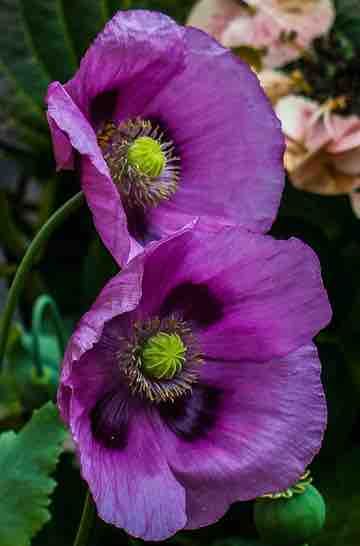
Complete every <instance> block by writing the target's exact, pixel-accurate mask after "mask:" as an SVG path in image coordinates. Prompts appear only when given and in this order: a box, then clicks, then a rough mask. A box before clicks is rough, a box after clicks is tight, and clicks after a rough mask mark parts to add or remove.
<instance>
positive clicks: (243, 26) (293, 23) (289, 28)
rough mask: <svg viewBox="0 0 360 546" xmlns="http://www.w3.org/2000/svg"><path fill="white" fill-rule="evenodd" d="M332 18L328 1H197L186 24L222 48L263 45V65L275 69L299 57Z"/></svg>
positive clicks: (328, 27) (323, 32) (325, 29)
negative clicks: (209, 37)
mask: <svg viewBox="0 0 360 546" xmlns="http://www.w3.org/2000/svg"><path fill="white" fill-rule="evenodd" d="M334 18H335V10H334V7H333V4H332V2H331V0H248V1H247V2H239V1H235V0H201V1H200V2H198V3H197V4H196V5H195V7H194V8H193V10H192V12H191V14H190V17H189V20H188V24H189V25H192V26H196V27H198V28H201V29H202V30H205V31H206V32H209V33H210V34H212V35H213V36H214V37H215V38H216V39H218V40H219V41H220V42H221V43H222V44H223V45H224V46H225V47H232V48H235V47H241V46H248V47H252V48H255V49H260V50H261V49H263V48H264V56H263V67H264V68H275V67H279V66H283V65H284V64H287V63H289V62H291V61H293V60H295V59H297V58H299V57H300V56H301V55H302V52H303V50H304V49H306V48H308V47H309V46H310V44H311V42H312V41H313V40H314V39H315V38H317V37H319V36H321V35H323V34H325V33H326V32H327V31H328V30H329V29H330V27H331V26H332V24H333V22H334Z"/></svg>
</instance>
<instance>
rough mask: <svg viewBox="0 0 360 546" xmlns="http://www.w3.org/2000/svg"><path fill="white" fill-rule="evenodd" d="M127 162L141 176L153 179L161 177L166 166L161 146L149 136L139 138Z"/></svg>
mask: <svg viewBox="0 0 360 546" xmlns="http://www.w3.org/2000/svg"><path fill="white" fill-rule="evenodd" d="M127 160H128V162H129V164H130V165H131V166H132V167H133V168H134V169H135V170H137V171H138V172H139V173H140V174H143V175H146V176H150V177H151V178H156V177H157V176H160V174H161V173H162V171H163V169H164V167H165V164H166V156H165V154H164V152H163V150H162V148H161V144H160V143H159V142H158V141H157V140H155V139H154V138H151V137H148V136H143V137H139V138H137V139H136V140H135V141H134V142H133V144H131V146H130V147H129V149H128V152H127Z"/></svg>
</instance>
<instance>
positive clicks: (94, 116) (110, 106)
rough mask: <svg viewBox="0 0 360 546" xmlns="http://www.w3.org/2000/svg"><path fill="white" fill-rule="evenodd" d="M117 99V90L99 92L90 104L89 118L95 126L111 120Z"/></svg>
mask: <svg viewBox="0 0 360 546" xmlns="http://www.w3.org/2000/svg"><path fill="white" fill-rule="evenodd" d="M118 100H119V90H118V89H111V90H109V91H104V92H103V93H99V95H97V96H96V97H95V98H94V99H93V100H92V101H91V104H90V119H91V121H92V123H93V125H95V127H96V128H97V127H98V126H100V125H101V124H104V123H106V122H108V121H112V120H113V117H114V113H115V110H116V105H117V103H118Z"/></svg>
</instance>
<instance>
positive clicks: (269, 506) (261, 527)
mask: <svg viewBox="0 0 360 546" xmlns="http://www.w3.org/2000/svg"><path fill="white" fill-rule="evenodd" d="M325 514H326V508H325V502H324V499H323V497H322V496H321V494H320V493H319V491H318V490H317V489H316V488H315V487H314V486H312V485H307V487H306V488H305V490H304V491H303V492H299V493H298V494H294V495H292V496H291V497H288V498H286V497H284V496H282V497H279V498H260V499H257V500H256V502H255V506H254V518H255V525H256V528H257V531H258V533H259V535H260V538H261V540H263V541H264V542H266V543H267V544H271V545H273V546H298V545H299V544H303V543H304V542H307V541H308V540H310V539H311V538H313V537H314V536H315V535H317V534H318V533H319V532H320V531H321V530H322V528H323V526H324V523H325Z"/></svg>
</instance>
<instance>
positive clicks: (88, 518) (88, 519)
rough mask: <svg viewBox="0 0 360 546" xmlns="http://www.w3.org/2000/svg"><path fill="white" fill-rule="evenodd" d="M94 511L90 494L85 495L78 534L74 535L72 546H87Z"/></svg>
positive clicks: (88, 492) (94, 514)
mask: <svg viewBox="0 0 360 546" xmlns="http://www.w3.org/2000/svg"><path fill="white" fill-rule="evenodd" d="M95 516H96V509H95V504H94V501H93V500H92V497H91V493H90V491H89V490H88V491H87V493H86V498H85V503H84V508H83V512H82V516H81V521H80V525H79V529H78V532H77V534H76V538H75V542H74V546H87V544H88V541H89V537H90V533H91V530H92V528H93V526H94V521H95Z"/></svg>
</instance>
